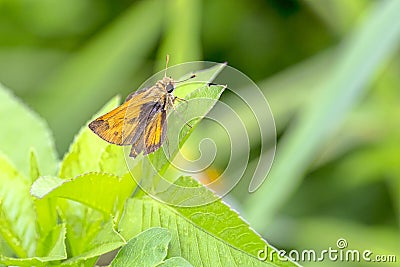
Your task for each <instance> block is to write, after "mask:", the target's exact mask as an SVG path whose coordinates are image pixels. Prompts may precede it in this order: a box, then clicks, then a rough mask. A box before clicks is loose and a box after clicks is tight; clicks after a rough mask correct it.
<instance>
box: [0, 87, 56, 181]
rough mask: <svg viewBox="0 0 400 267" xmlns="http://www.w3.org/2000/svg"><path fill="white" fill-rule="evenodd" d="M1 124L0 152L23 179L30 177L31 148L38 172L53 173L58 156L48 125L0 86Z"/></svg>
mask: <svg viewBox="0 0 400 267" xmlns="http://www.w3.org/2000/svg"><path fill="white" fill-rule="evenodd" d="M0 124H1V129H2V130H1V131H0V152H2V153H3V154H5V155H6V156H7V158H9V160H10V161H11V162H12V163H13V165H14V166H15V167H16V168H17V169H18V170H19V171H20V172H21V174H23V175H24V177H25V178H26V179H28V178H29V177H30V170H29V166H30V160H31V158H30V153H31V149H34V150H35V153H36V156H37V165H38V166H39V169H40V170H41V172H42V173H46V174H49V175H51V174H55V172H56V168H57V155H56V151H55V149H54V141H53V137H52V133H51V132H50V130H49V129H48V127H47V124H46V123H45V121H44V120H42V118H40V117H39V116H38V115H37V114H35V113H34V112H33V111H31V110H30V109H29V108H28V107H26V106H25V105H24V104H23V103H22V102H21V101H20V100H18V99H17V98H16V97H15V96H13V95H12V94H11V93H10V92H9V91H8V90H7V89H6V88H5V87H4V86H2V85H1V84H0ZM26 133H29V134H26Z"/></svg>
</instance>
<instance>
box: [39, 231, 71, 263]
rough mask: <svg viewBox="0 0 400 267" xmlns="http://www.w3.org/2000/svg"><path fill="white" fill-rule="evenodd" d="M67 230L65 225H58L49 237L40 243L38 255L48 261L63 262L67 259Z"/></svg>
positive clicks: (50, 232)
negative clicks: (62, 260)
mask: <svg viewBox="0 0 400 267" xmlns="http://www.w3.org/2000/svg"><path fill="white" fill-rule="evenodd" d="M66 233H67V230H66V227H65V224H59V225H56V226H55V227H54V228H53V229H51V230H50V231H49V233H48V235H47V236H45V237H43V238H42V239H40V240H39V242H38V247H37V255H38V256H42V257H44V258H46V259H47V260H49V261H50V260H61V259H66V258H67V251H66V247H65V236H66Z"/></svg>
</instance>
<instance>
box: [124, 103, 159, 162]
mask: <svg viewBox="0 0 400 267" xmlns="http://www.w3.org/2000/svg"><path fill="white" fill-rule="evenodd" d="M166 114H167V112H166V110H165V109H164V107H163V104H162V102H159V103H157V104H155V105H153V106H152V107H150V110H149V113H148V116H147V120H146V122H144V123H143V131H141V136H140V137H139V138H137V139H136V142H135V143H133V144H132V148H131V152H130V156H131V157H136V156H137V155H138V154H139V153H140V152H142V151H143V155H147V154H149V153H152V152H154V151H156V150H157V149H158V148H160V146H161V145H162V144H163V142H164V140H165V136H166V129H167V124H166Z"/></svg>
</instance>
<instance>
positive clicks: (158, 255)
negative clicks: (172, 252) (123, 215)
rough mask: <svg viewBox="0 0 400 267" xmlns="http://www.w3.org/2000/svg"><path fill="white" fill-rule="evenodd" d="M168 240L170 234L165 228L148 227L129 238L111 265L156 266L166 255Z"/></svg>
mask: <svg viewBox="0 0 400 267" xmlns="http://www.w3.org/2000/svg"><path fill="white" fill-rule="evenodd" d="M170 241H171V234H170V233H169V232H168V230H167V229H163V228H151V229H148V230H146V231H144V232H143V233H140V234H139V235H138V236H136V237H134V238H132V239H131V240H129V242H128V243H127V244H126V245H125V246H124V247H123V248H122V249H121V250H120V251H119V252H118V254H117V256H116V257H115V259H114V260H113V261H112V263H111V266H115V267H125V266H141V267H153V266H156V265H158V264H159V263H161V262H162V261H163V259H164V258H165V257H166V256H167V250H168V243H169V242H170Z"/></svg>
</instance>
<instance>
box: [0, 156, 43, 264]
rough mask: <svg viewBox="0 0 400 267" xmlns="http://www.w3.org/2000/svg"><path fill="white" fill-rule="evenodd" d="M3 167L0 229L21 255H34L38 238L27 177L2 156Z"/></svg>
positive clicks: (0, 163)
mask: <svg viewBox="0 0 400 267" xmlns="http://www.w3.org/2000/svg"><path fill="white" fill-rule="evenodd" d="M0 170H1V171H0V204H1V207H0V232H1V234H2V236H3V238H4V239H5V240H6V241H7V243H8V245H9V246H10V247H11V248H12V249H13V250H14V252H15V253H16V254H17V255H18V256H19V257H30V256H33V255H34V254H35V251H36V244H37V238H38V237H37V233H36V214H35V209H34V204H33V199H32V197H31V196H30V194H29V184H28V182H27V178H26V177H23V175H22V174H20V173H19V172H18V171H17V170H16V169H15V168H14V167H13V166H12V165H11V163H10V162H9V161H8V160H7V159H6V158H5V157H3V156H0Z"/></svg>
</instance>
